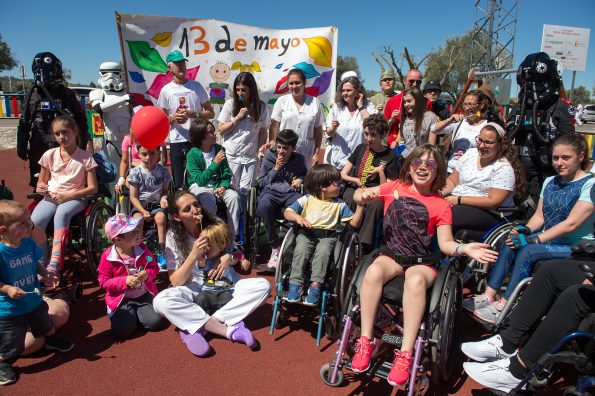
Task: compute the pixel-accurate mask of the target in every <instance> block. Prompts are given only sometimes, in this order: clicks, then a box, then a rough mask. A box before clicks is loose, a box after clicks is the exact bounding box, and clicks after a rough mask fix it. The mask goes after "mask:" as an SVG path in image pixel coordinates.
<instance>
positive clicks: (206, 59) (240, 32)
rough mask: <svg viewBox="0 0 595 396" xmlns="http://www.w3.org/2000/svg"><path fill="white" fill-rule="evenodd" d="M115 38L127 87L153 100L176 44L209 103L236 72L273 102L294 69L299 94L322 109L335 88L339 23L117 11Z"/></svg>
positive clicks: (224, 94)
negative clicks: (249, 21) (306, 24)
mask: <svg viewBox="0 0 595 396" xmlns="http://www.w3.org/2000/svg"><path fill="white" fill-rule="evenodd" d="M116 19H117V23H118V29H119V30H120V33H121V37H122V42H121V45H122V50H123V53H124V64H125V67H126V71H127V73H128V76H127V77H128V82H129V84H128V85H129V90H130V92H131V93H132V94H133V95H134V96H135V100H137V98H138V97H139V96H141V95H142V97H144V99H145V100H146V101H147V102H149V101H150V102H152V103H156V101H157V98H158V97H159V92H161V89H162V88H163V86H165V84H167V83H168V82H170V81H172V75H171V72H169V71H168V69H167V65H166V63H165V61H164V59H165V57H166V55H167V54H168V53H169V52H170V51H173V50H179V51H181V52H182V54H184V56H185V57H186V58H187V59H188V65H187V77H188V79H191V80H197V81H199V82H200V83H201V84H202V85H203V86H204V87H205V88H206V89H207V90H208V92H209V98H210V99H209V100H210V101H211V103H213V104H222V103H224V102H225V99H226V98H229V96H230V94H229V92H230V88H229V85H230V84H231V83H232V82H233V80H234V78H235V76H236V75H237V74H238V73H239V72H243V71H249V72H251V73H252V74H254V77H255V79H256V82H257V84H258V88H259V93H260V97H261V99H262V100H263V101H265V102H266V103H268V104H270V105H272V104H274V103H275V101H276V100H277V99H278V98H279V97H280V96H282V95H284V94H286V93H288V92H289V91H288V87H287V72H288V71H289V70H291V69H293V68H298V69H301V70H302V71H303V72H304V74H305V75H306V80H307V81H306V90H305V91H306V94H308V95H312V96H317V97H318V99H319V100H320V102H321V103H322V104H323V106H324V107H325V108H326V107H328V106H329V104H330V103H331V102H332V101H333V98H334V95H335V78H336V76H335V70H336V62H337V54H336V48H337V40H338V30H337V28H335V27H321V28H309V29H292V30H275V29H265V28H259V27H253V26H246V25H238V24H235V23H231V22H224V21H216V20H205V19H188V18H173V17H156V16H145V15H132V14H117V15H116Z"/></svg>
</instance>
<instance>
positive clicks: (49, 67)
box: [31, 52, 64, 85]
mask: <svg viewBox="0 0 595 396" xmlns="http://www.w3.org/2000/svg"><path fill="white" fill-rule="evenodd" d="M31 69H32V70H33V75H34V76H35V81H36V82H37V83H38V84H47V85H52V84H54V83H56V82H59V81H61V80H63V79H64V71H63V70H62V62H60V59H58V58H57V57H56V55H54V54H52V53H51V52H40V53H38V54H36V55H35V57H34V58H33V64H32V65H31Z"/></svg>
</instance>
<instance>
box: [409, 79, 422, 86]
mask: <svg viewBox="0 0 595 396" xmlns="http://www.w3.org/2000/svg"><path fill="white" fill-rule="evenodd" d="M407 82H409V85H411V86H413V85H421V80H407Z"/></svg>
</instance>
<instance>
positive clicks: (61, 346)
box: [43, 334, 74, 352]
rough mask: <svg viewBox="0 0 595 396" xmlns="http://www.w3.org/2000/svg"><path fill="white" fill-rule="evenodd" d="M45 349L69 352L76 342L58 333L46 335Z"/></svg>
mask: <svg viewBox="0 0 595 396" xmlns="http://www.w3.org/2000/svg"><path fill="white" fill-rule="evenodd" d="M43 347H44V348H45V349H53V350H56V351H58V352H68V351H70V350H71V349H72V348H74V344H73V343H72V342H70V341H68V340H67V339H65V338H62V337H60V336H58V335H56V334H52V335H51V336H46V337H45V345H44V346H43Z"/></svg>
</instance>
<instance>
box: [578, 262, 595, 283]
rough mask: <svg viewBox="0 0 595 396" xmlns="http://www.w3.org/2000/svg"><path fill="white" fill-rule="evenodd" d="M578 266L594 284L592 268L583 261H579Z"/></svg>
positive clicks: (594, 277) (594, 276)
mask: <svg viewBox="0 0 595 396" xmlns="http://www.w3.org/2000/svg"><path fill="white" fill-rule="evenodd" d="M578 266H579V268H580V269H581V270H583V272H584V273H585V276H586V277H587V279H588V280H590V281H591V283H593V284H595V282H593V280H594V279H595V275H593V270H592V269H591V267H589V266H588V265H587V264H585V263H580V264H579V265H578Z"/></svg>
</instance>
